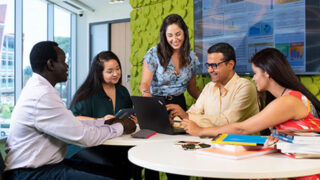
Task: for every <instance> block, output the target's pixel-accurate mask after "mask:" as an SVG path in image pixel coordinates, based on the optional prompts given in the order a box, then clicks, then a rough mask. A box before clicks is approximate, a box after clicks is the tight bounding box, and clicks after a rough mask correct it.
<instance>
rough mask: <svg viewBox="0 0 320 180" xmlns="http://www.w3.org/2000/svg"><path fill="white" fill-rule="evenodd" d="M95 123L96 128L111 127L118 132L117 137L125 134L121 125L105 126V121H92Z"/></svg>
mask: <svg viewBox="0 0 320 180" xmlns="http://www.w3.org/2000/svg"><path fill="white" fill-rule="evenodd" d="M91 121H94V122H95V125H96V126H110V127H111V128H112V129H114V130H115V131H116V134H117V136H121V135H122V134H123V130H124V128H123V125H122V124H121V123H115V124H111V125H108V124H104V122H105V120H91Z"/></svg>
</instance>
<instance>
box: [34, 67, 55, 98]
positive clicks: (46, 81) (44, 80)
mask: <svg viewBox="0 0 320 180" xmlns="http://www.w3.org/2000/svg"><path fill="white" fill-rule="evenodd" d="M31 78H32V79H36V80H37V81H39V82H40V83H41V84H43V85H45V86H49V87H50V88H52V89H54V91H55V92H56V93H58V94H60V93H59V91H58V90H57V89H56V88H55V87H53V86H52V84H51V83H50V82H49V81H48V80H47V79H46V78H44V77H43V76H41V75H40V74H38V73H35V72H34V73H33V74H32V77H31Z"/></svg>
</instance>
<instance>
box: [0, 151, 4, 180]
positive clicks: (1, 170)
mask: <svg viewBox="0 0 320 180" xmlns="http://www.w3.org/2000/svg"><path fill="white" fill-rule="evenodd" d="M3 170H4V161H3V158H2V154H1V153H0V180H2V172H3Z"/></svg>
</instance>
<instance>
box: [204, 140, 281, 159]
mask: <svg viewBox="0 0 320 180" xmlns="http://www.w3.org/2000/svg"><path fill="white" fill-rule="evenodd" d="M267 140H268V137H267V136H254V135H239V134H221V135H219V136H217V137H216V138H214V139H213V140H212V141H211V143H212V147H211V148H207V149H200V150H198V152H199V153H201V154H205V155H210V156H214V157H218V158H219V157H220V158H227V159H245V158H250V157H255V156H260V155H264V154H268V153H272V152H275V151H277V150H276V149H275V148H273V147H265V146H264V145H265V143H266V141H267Z"/></svg>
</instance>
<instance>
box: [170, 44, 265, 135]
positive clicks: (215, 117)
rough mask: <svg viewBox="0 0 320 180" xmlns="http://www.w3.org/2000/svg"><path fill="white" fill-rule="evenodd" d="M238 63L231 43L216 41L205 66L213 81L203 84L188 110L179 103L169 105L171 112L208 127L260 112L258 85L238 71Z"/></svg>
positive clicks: (228, 122)
mask: <svg viewBox="0 0 320 180" xmlns="http://www.w3.org/2000/svg"><path fill="white" fill-rule="evenodd" d="M235 65H236V56H235V51H234V49H233V47H232V46H231V45H229V44H227V43H217V44H215V45H213V46H211V47H210V48H209V49H208V59H207V63H206V66H207V68H208V73H209V75H210V76H211V79H212V81H211V82H209V83H208V84H207V85H206V86H205V87H204V89H203V90H202V92H201V94H200V96H199V98H198V99H197V101H196V103H195V104H194V105H192V106H191V107H190V108H189V110H188V111H187V112H185V111H183V110H182V109H181V108H180V107H179V106H177V105H167V109H168V110H171V113H170V115H171V116H173V117H175V116H179V117H180V118H182V119H190V121H192V122H194V123H195V124H196V126H199V127H200V128H208V127H216V126H223V125H226V124H230V123H233V122H238V121H243V120H245V119H247V118H249V117H251V116H253V115H255V114H257V113H258V112H259V108H258V103H257V102H258V101H257V93H256V89H255V87H254V85H253V83H251V82H250V81H249V80H247V79H245V78H241V77H239V76H238V75H237V73H236V72H235V71H234V68H235ZM187 132H193V131H187ZM190 134H191V135H195V136H197V135H198V134H197V133H190Z"/></svg>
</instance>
